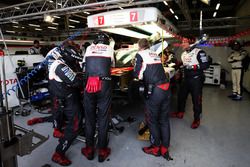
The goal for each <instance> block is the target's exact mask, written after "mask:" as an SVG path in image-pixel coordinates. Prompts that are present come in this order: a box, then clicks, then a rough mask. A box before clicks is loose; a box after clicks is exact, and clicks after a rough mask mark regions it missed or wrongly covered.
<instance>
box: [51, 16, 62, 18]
mask: <svg viewBox="0 0 250 167" xmlns="http://www.w3.org/2000/svg"><path fill="white" fill-rule="evenodd" d="M53 17H54V18H57V19H60V18H61V17H60V16H53Z"/></svg>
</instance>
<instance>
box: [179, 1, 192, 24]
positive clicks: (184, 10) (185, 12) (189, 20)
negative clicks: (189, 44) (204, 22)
mask: <svg viewBox="0 0 250 167" xmlns="http://www.w3.org/2000/svg"><path fill="white" fill-rule="evenodd" d="M176 2H177V4H178V5H179V7H180V9H181V11H182V13H183V15H184V17H185V19H186V20H187V23H188V25H189V27H190V28H191V23H192V18H191V15H190V11H189V7H188V5H187V1H186V0H176Z"/></svg>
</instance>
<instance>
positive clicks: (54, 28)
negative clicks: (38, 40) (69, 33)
mask: <svg viewBox="0 0 250 167" xmlns="http://www.w3.org/2000/svg"><path fill="white" fill-rule="evenodd" d="M48 28H49V29H53V30H56V29H57V28H56V27H48Z"/></svg>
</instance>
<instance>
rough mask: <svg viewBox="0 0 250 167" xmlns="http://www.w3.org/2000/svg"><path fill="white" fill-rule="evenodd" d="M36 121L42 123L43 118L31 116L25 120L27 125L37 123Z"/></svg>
mask: <svg viewBox="0 0 250 167" xmlns="http://www.w3.org/2000/svg"><path fill="white" fill-rule="evenodd" d="M37 123H43V119H42V118H39V117H37V118H32V119H30V120H28V121H27V125H30V126H31V125H34V124H37Z"/></svg>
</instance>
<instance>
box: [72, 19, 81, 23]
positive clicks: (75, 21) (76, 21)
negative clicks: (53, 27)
mask: <svg viewBox="0 0 250 167" xmlns="http://www.w3.org/2000/svg"><path fill="white" fill-rule="evenodd" d="M69 21H71V22H74V23H80V21H78V20H73V19H69Z"/></svg>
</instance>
